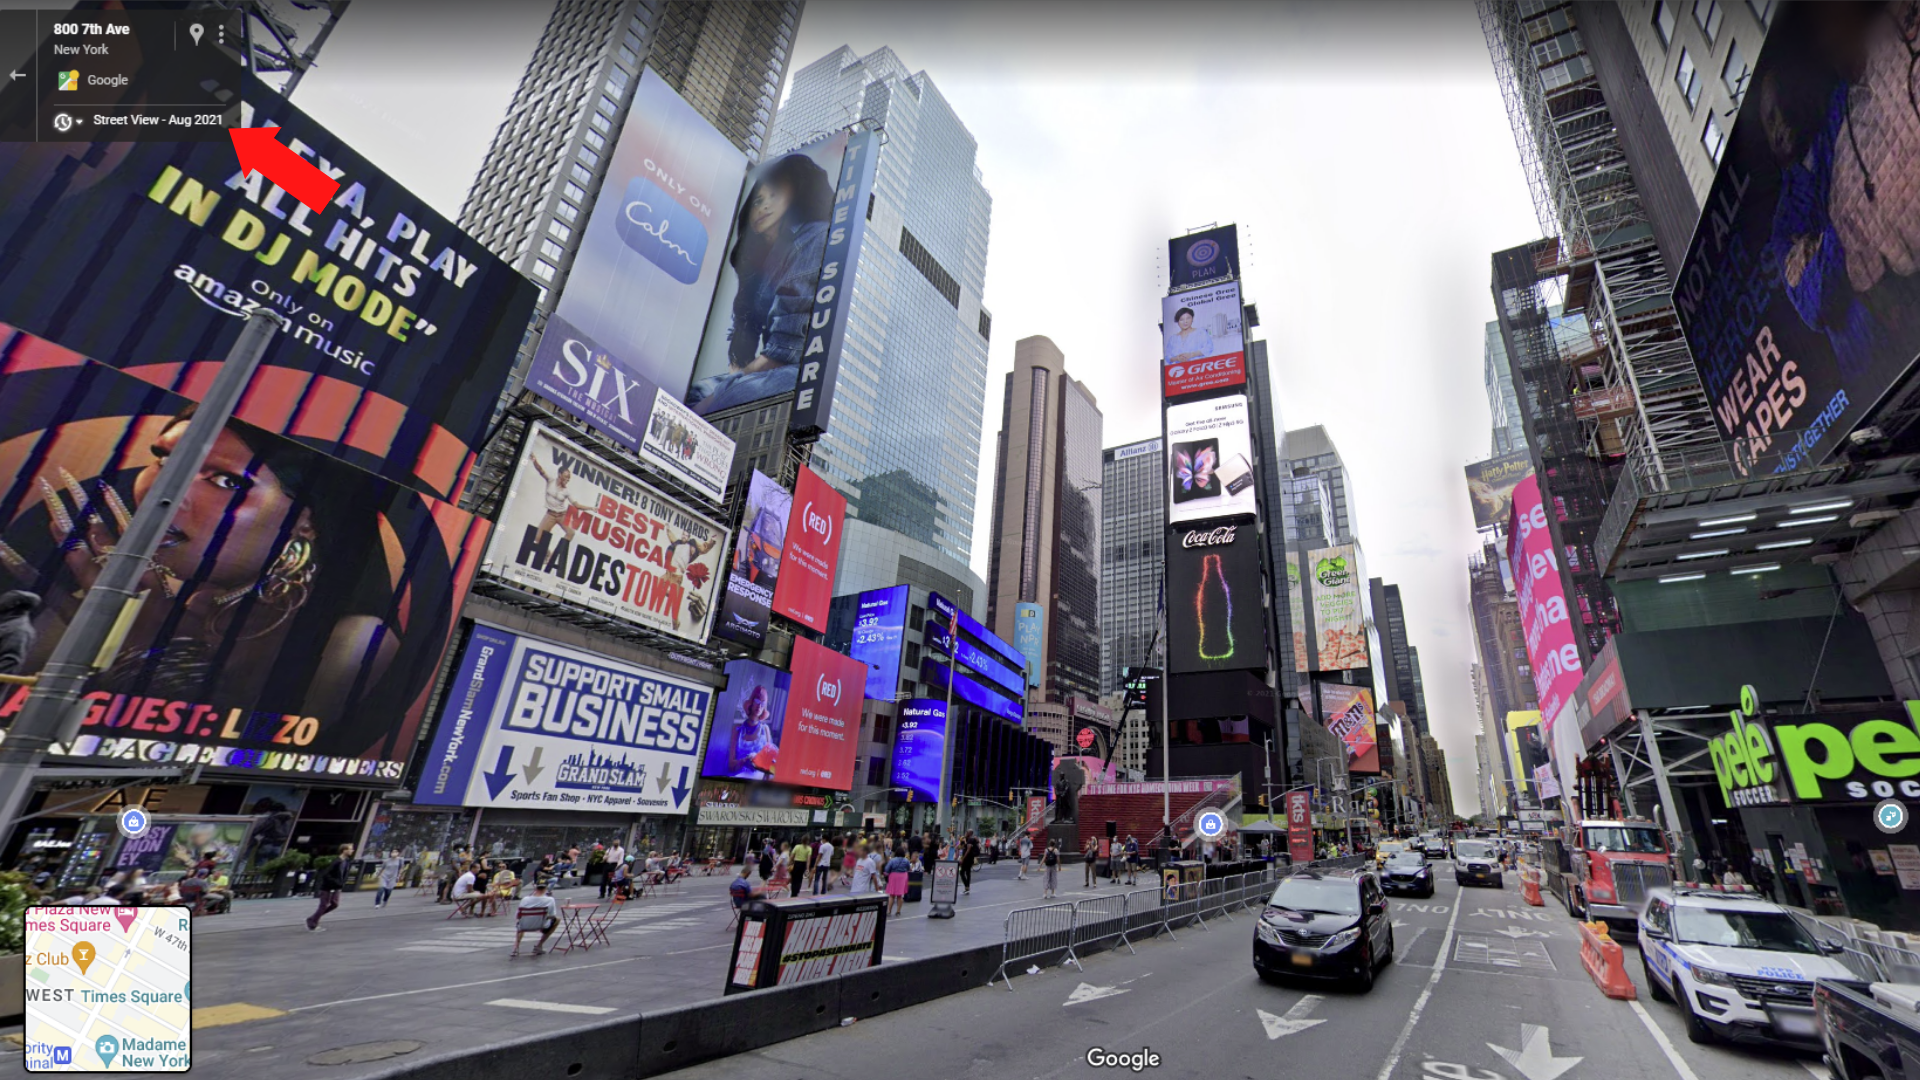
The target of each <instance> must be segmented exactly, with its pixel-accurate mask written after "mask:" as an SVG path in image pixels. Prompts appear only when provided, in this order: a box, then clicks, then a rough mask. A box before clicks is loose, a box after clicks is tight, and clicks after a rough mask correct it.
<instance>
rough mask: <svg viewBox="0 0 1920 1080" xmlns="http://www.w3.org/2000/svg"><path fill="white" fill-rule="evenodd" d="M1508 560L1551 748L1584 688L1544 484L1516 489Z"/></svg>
mask: <svg viewBox="0 0 1920 1080" xmlns="http://www.w3.org/2000/svg"><path fill="white" fill-rule="evenodd" d="M1509 534H1510V535H1509V537H1508V539H1507V559H1508V561H1509V562H1511V563H1512V564H1513V576H1514V579H1515V585H1516V589H1517V591H1518V598H1519V602H1520V626H1521V628H1522V629H1524V630H1525V631H1526V634H1527V663H1528V664H1529V665H1531V666H1532V668H1533V690H1534V700H1535V701H1538V702H1539V703H1540V717H1541V722H1542V723H1543V724H1544V725H1545V727H1546V729H1547V742H1548V745H1552V742H1553V726H1554V724H1555V723H1557V722H1558V720H1559V718H1560V709H1561V707H1562V706H1563V705H1565V704H1566V703H1567V701H1568V700H1569V699H1570V698H1572V696H1573V692H1574V691H1575V690H1577V689H1578V688H1579V686H1580V677H1581V673H1582V669H1581V663H1580V648H1579V646H1578V645H1577V644H1575V642H1574V637H1573V620H1572V618H1571V613H1570V612H1569V611H1568V609H1567V597H1566V592H1565V590H1564V589H1563V588H1562V584H1561V579H1560V560H1559V559H1558V558H1557V557H1556V553H1555V551H1554V547H1553V536H1552V534H1551V532H1550V531H1549V530H1548V528H1547V512H1546V507H1545V506H1543V505H1542V504H1541V501H1540V478H1539V477H1537V476H1529V477H1527V478H1526V479H1525V480H1522V481H1520V483H1519V485H1518V486H1517V487H1515V488H1514V489H1513V525H1512V526H1511V528H1510V529H1509Z"/></svg>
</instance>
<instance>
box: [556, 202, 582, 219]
mask: <svg viewBox="0 0 1920 1080" xmlns="http://www.w3.org/2000/svg"><path fill="white" fill-rule="evenodd" d="M553 212H554V213H556V214H559V215H560V216H561V217H563V218H566V219H567V220H568V221H572V220H573V219H575V218H577V217H579V216H580V211H579V210H577V209H575V208H574V205H573V204H572V203H566V202H563V203H557V204H555V206H554V208H553Z"/></svg>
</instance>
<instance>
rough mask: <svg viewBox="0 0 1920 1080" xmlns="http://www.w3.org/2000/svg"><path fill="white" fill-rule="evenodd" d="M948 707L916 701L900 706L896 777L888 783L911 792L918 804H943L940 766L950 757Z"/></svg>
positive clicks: (934, 701)
mask: <svg viewBox="0 0 1920 1080" xmlns="http://www.w3.org/2000/svg"><path fill="white" fill-rule="evenodd" d="M946 744H947V703H946V702H945V701H942V700H940V699H938V698H912V699H909V700H907V701H903V702H901V703H900V726H899V728H898V729H897V733H896V734H895V735H894V737H893V774H892V778H891V779H889V780H888V781H887V782H888V783H889V784H892V785H893V786H894V787H903V788H908V789H910V790H911V791H912V792H913V794H914V797H915V799H916V801H920V800H924V801H926V802H930V803H938V802H939V801H940V766H941V764H942V759H943V757H944V755H945V754H946Z"/></svg>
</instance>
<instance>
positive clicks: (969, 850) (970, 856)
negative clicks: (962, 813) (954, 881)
mask: <svg viewBox="0 0 1920 1080" xmlns="http://www.w3.org/2000/svg"><path fill="white" fill-rule="evenodd" d="M979 858H980V841H979V839H978V838H977V837H975V836H974V835H973V830H972V829H968V830H967V838H966V839H965V840H963V841H961V843H960V887H961V888H962V889H964V890H966V894H967V895H968V896H972V895H973V864H974V863H975V862H976V861H978V860H979Z"/></svg>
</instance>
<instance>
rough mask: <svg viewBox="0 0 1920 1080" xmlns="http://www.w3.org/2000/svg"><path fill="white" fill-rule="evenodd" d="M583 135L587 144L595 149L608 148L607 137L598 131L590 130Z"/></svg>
mask: <svg viewBox="0 0 1920 1080" xmlns="http://www.w3.org/2000/svg"><path fill="white" fill-rule="evenodd" d="M582 137H583V138H584V139H585V140H586V143H587V145H588V146H591V147H593V148H594V149H595V150H605V149H606V148H607V140H606V138H605V137H604V136H602V135H601V134H600V133H599V132H597V131H589V132H587V133H585V135H583V136H582Z"/></svg>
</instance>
